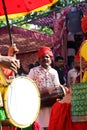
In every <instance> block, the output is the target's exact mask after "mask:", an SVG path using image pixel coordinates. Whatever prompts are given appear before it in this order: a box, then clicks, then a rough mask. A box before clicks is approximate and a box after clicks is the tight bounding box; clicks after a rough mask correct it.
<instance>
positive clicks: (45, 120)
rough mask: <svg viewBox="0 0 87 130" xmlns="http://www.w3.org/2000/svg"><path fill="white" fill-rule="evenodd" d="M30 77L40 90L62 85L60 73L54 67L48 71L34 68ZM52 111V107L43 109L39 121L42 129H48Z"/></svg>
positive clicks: (38, 67)
mask: <svg viewBox="0 0 87 130" xmlns="http://www.w3.org/2000/svg"><path fill="white" fill-rule="evenodd" d="M28 76H29V77H30V78H31V79H33V80H34V81H35V82H36V84H37V86H38V87H39V89H41V88H44V87H58V86H59V85H60V82H59V76H58V73H57V71H56V70H55V69H53V68H52V67H49V68H48V69H44V68H43V67H41V66H37V67H34V68H32V69H31V70H30V72H29V74H28ZM50 110H51V107H44V108H41V110H40V113H39V115H38V119H37V121H38V123H40V126H41V127H48V124H49V117H50Z"/></svg>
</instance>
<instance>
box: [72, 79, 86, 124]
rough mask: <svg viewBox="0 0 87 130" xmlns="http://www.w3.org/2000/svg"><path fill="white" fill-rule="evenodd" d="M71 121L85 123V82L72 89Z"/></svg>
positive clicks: (75, 85)
mask: <svg viewBox="0 0 87 130" xmlns="http://www.w3.org/2000/svg"><path fill="white" fill-rule="evenodd" d="M71 104H72V121H73V122H84V121H87V82H84V83H78V84H74V85H73V87H72V102H71Z"/></svg>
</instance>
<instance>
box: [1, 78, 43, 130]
mask: <svg viewBox="0 0 87 130" xmlns="http://www.w3.org/2000/svg"><path fill="white" fill-rule="evenodd" d="M18 78H26V79H28V80H30V81H31V82H32V83H33V84H34V86H35V88H36V90H37V93H38V111H37V113H36V115H35V117H34V119H33V120H32V121H31V122H30V123H28V124H26V125H20V124H18V123H17V122H15V121H14V120H13V119H11V115H10V112H9V110H8V106H7V96H8V91H9V89H10V86H11V84H10V85H8V89H7V91H6V92H5V94H4V101H3V102H4V107H5V112H6V116H7V119H8V121H9V122H10V123H11V124H12V125H14V126H16V127H19V128H25V127H29V126H31V125H32V124H33V123H34V121H35V120H36V119H37V116H38V114H39V111H40V106H41V99H40V92H39V89H38V87H37V85H36V83H35V82H34V81H33V80H32V79H31V78H29V77H25V76H19V77H16V78H15V79H13V81H14V80H16V79H18Z"/></svg>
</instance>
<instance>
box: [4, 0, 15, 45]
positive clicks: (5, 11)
mask: <svg viewBox="0 0 87 130" xmlns="http://www.w3.org/2000/svg"><path fill="white" fill-rule="evenodd" d="M2 4H3V9H4V13H5V18H6V23H7V27H8V33H9V38H10V43H11V45H12V44H13V42H12V36H11V29H10V24H9V21H8V16H7V10H6V5H5V1H4V0H2Z"/></svg>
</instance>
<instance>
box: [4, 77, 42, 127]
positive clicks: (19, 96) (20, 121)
mask: <svg viewBox="0 0 87 130" xmlns="http://www.w3.org/2000/svg"><path fill="white" fill-rule="evenodd" d="M3 102H4V108H5V112H6V116H7V119H6V120H7V121H8V122H10V123H11V124H12V125H14V126H16V127H19V128H26V127H28V126H31V125H32V124H33V123H34V121H35V120H36V119H37V116H38V113H39V110H40V93H39V89H38V87H37V86H36V84H35V82H34V81H33V80H32V79H30V78H28V77H24V76H20V77H17V78H15V79H13V81H12V83H11V84H10V85H9V86H8V87H7V90H6V91H5V94H4V99H3Z"/></svg>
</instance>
